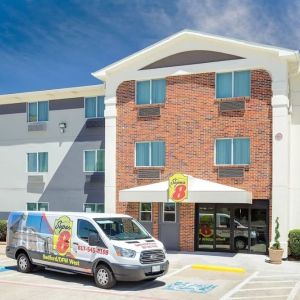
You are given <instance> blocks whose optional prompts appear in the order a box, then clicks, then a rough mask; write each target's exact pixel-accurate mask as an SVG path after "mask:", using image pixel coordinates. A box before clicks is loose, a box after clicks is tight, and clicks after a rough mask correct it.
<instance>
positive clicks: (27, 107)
mask: <svg viewBox="0 0 300 300" xmlns="http://www.w3.org/2000/svg"><path fill="white" fill-rule="evenodd" d="M39 102H47V109H48V120H47V121H39ZM33 103H36V104H37V106H36V107H37V112H36V116H37V120H36V121H29V104H33ZM26 110H27V123H30V124H36V123H46V122H49V119H50V118H49V116H50V115H49V100H41V101H32V102H27V105H26Z"/></svg>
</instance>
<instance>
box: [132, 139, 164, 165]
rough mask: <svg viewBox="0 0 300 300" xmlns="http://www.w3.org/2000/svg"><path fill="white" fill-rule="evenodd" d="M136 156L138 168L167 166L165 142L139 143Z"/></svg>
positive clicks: (136, 147)
mask: <svg viewBox="0 0 300 300" xmlns="http://www.w3.org/2000/svg"><path fill="white" fill-rule="evenodd" d="M135 154H136V160H135V164H136V166H137V167H162V166H164V165H165V142H162V141H156V142H138V143H136V144H135Z"/></svg>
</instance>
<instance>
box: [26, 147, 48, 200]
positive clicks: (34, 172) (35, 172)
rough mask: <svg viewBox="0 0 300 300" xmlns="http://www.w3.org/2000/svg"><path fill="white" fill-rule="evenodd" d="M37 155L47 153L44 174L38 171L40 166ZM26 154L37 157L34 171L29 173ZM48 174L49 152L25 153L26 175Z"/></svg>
mask: <svg viewBox="0 0 300 300" xmlns="http://www.w3.org/2000/svg"><path fill="white" fill-rule="evenodd" d="M39 153H47V171H46V172H41V171H39V166H40V160H39ZM28 154H36V156H37V159H36V162H37V165H36V171H29V170H28ZM48 172H49V152H47V151H39V152H27V153H26V173H29V174H46V173H48ZM30 203H31V202H30ZM45 203H46V202H45Z"/></svg>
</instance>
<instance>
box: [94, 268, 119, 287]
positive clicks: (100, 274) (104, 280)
mask: <svg viewBox="0 0 300 300" xmlns="http://www.w3.org/2000/svg"><path fill="white" fill-rule="evenodd" d="M94 278H95V283H96V285H97V287H99V288H102V289H111V288H112V287H113V286H115V284H116V279H115V277H114V274H113V273H112V271H111V270H110V269H109V268H108V267H107V266H105V265H99V266H97V268H96V272H95V274H94Z"/></svg>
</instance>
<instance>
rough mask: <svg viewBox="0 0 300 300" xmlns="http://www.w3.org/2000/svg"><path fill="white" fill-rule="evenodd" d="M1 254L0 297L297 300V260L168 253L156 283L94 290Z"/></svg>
mask: <svg viewBox="0 0 300 300" xmlns="http://www.w3.org/2000/svg"><path fill="white" fill-rule="evenodd" d="M3 248H4V247H3V246H2V253H1V252H0V291H1V293H0V299H24V300H26V299H34V297H38V296H39V297H40V296H42V297H43V299H56V300H59V299H67V298H69V297H72V296H74V297H76V298H80V297H81V296H82V297H84V300H88V299H95V296H97V297H99V296H100V295H101V298H102V299H116V298H118V299H128V298H130V299H149V300H150V299H153V300H155V299H223V300H225V299H289V300H291V299H300V292H299V290H300V264H299V263H297V262H284V263H283V264H282V265H279V266H278V265H270V264H268V263H266V262H265V257H264V256H262V255H248V254H237V255H231V254H227V255H226V254H224V253H223V254H218V253H202V254H195V253H191V254H188V253H182V252H177V253H170V254H169V259H170V270H169V273H168V274H167V275H165V276H163V277H160V278H158V279H157V280H155V281H145V282H133V283H132V282H131V283H130V282H123V283H119V284H118V285H117V286H116V287H115V288H113V289H111V290H102V289H99V288H96V287H95V285H94V281H93V278H92V277H88V276H83V275H68V274H62V273H57V272H53V271H46V270H37V271H36V272H34V273H31V274H22V273H19V272H17V271H16V267H15V266H16V261H14V260H11V259H8V258H6V257H5V256H4V253H3ZM194 264H201V265H204V266H208V268H209V266H212V265H214V266H225V267H239V268H244V269H245V272H228V271H212V270H209V269H208V270H203V269H193V268H192V266H193V265H194Z"/></svg>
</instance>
